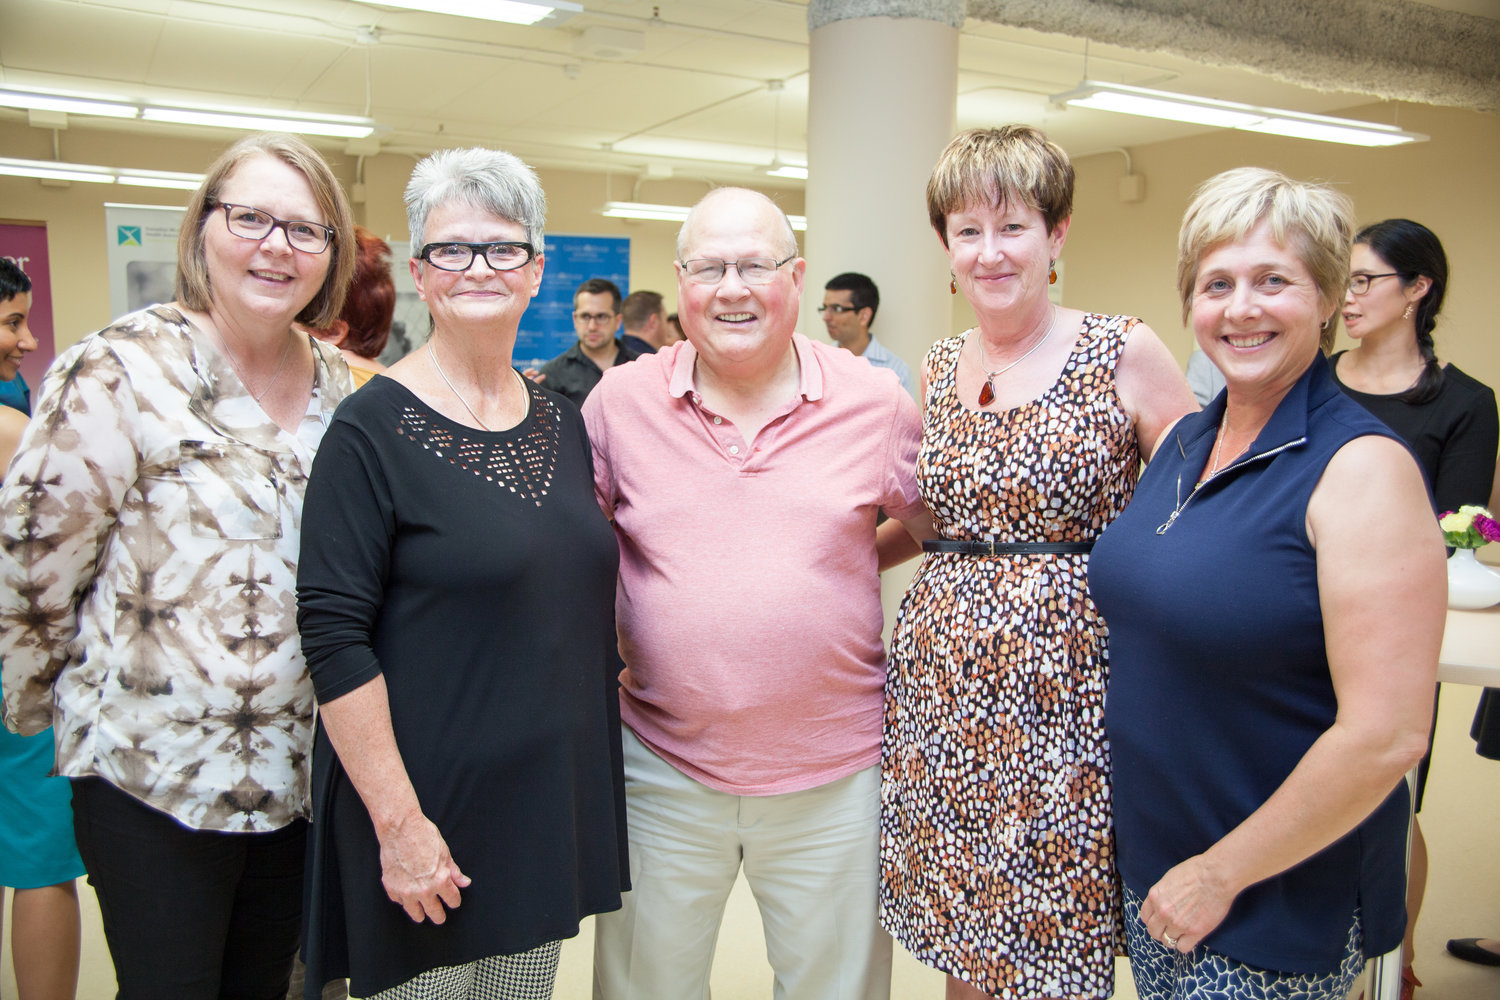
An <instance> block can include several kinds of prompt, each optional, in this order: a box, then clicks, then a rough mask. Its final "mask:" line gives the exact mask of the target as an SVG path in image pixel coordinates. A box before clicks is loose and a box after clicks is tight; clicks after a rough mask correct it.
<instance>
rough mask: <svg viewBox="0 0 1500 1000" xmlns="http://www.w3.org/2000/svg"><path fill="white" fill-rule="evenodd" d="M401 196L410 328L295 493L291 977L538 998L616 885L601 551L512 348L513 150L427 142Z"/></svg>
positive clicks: (565, 433)
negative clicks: (299, 708)
mask: <svg viewBox="0 0 1500 1000" xmlns="http://www.w3.org/2000/svg"><path fill="white" fill-rule="evenodd" d="M406 204H407V213H408V217H409V222H410V225H411V234H412V244H411V245H412V248H413V260H412V274H413V277H414V278H415V280H416V283H417V289H418V292H419V294H420V295H421V297H422V299H423V300H424V301H425V302H427V304H428V308H429V309H430V311H431V313H432V318H433V330H432V336H431V339H430V340H429V341H428V343H427V345H426V346H425V347H424V348H423V349H422V350H419V351H417V352H415V353H413V354H411V355H409V356H407V357H406V358H404V359H402V360H401V361H400V362H398V363H397V364H395V365H393V366H392V367H391V368H390V369H389V370H388V371H386V372H385V373H384V375H383V376H377V377H376V378H374V379H372V380H371V381H370V383H369V384H368V385H366V386H365V387H364V388H363V389H362V390H361V391H360V392H359V393H357V394H355V396H352V397H350V399H349V401H348V404H347V405H345V406H342V407H341V408H340V409H339V411H338V413H337V414H336V415H335V417H334V420H333V423H332V426H330V427H329V430H328V434H327V436H326V438H325V439H324V444H323V449H322V450H321V451H320V453H319V460H318V462H317V463H316V464H315V465H314V466H313V470H312V474H311V478H310V481H309V483H308V491H307V492H308V497H307V507H306V511H305V513H304V522H303V524H304V528H303V532H304V534H303V548H302V560H303V562H302V564H301V568H300V573H299V578H298V624H299V627H300V629H301V632H302V641H303V648H304V649H305V650H306V652H307V658H308V664H309V667H310V669H311V671H312V677H313V683H314V686H315V688H316V690H317V695H318V702H319V705H320V715H321V727H320V730H319V733H318V739H317V743H316V745H315V748H314V757H313V773H314V779H313V780H314V787H313V811H314V818H315V820H314V822H315V825H314V831H313V834H312V841H313V846H312V849H311V851H312V853H311V863H310V868H309V873H308V882H307V885H308V889H307V893H308V900H307V907H306V913H307V917H306V927H305V936H304V952H305V956H306V961H307V966H308V976H307V984H308V985H307V992H306V996H307V997H309V998H314V997H316V996H317V995H318V994H317V991H318V990H319V989H320V988H321V986H322V984H323V983H324V982H325V981H326V980H328V979H332V978H336V977H340V976H345V975H348V976H350V977H351V980H352V982H351V984H350V985H351V989H352V992H353V993H354V994H355V995H358V996H366V997H369V996H377V997H379V998H380V1000H408V998H411V1000H416V998H420V1000H438V998H441V1000H448V998H475V1000H477V998H481V997H482V998H489V997H505V998H533V997H535V998H546V997H550V996H551V995H552V978H553V974H554V972H555V970H556V965H557V954H558V948H559V942H560V941H561V940H562V939H563V938H567V937H571V936H572V935H574V934H575V933H577V930H578V923H579V920H580V919H581V918H582V917H584V916H587V915H588V914H591V913H598V912H602V911H605V910H612V909H615V908H617V907H618V906H619V905H620V892H621V891H622V890H623V889H624V888H626V887H627V886H626V883H627V879H628V874H627V872H628V868H627V864H626V857H625V840H624V829H625V826H624V797H623V783H622V775H621V767H620V757H619V747H620V729H619V714H618V703H617V701H616V697H615V679H616V676H617V673H618V664H617V662H616V653H615V630H614V617H613V609H614V589H615V575H616V570H617V565H618V559H619V556H618V550H617V548H616V543H615V540H614V535H613V533H612V532H611V531H610V528H609V525H608V523H607V522H606V521H605V519H604V517H603V515H602V514H601V513H600V512H599V508H598V505H597V504H596V502H595V500H594V492H593V473H592V469H591V465H590V462H591V458H590V450H589V444H588V439H587V436H586V433H585V431H584V427H583V421H582V419H581V418H580V417H579V414H578V411H577V410H576V409H575V408H574V407H573V406H572V405H571V404H569V403H568V402H567V401H566V400H563V399H562V398H561V397H559V396H557V395H555V394H554V393H551V392H548V391H547V390H544V389H542V388H540V387H538V386H535V385H533V384H531V383H530V382H529V381H527V380H526V379H524V378H522V377H521V376H520V375H519V374H518V373H517V372H516V371H515V370H514V369H513V368H512V367H511V352H512V349H513V347H514V345H515V339H516V332H517V328H518V325H519V322H520V318H521V314H522V313H523V312H525V310H526V307H527V305H528V304H529V303H530V301H531V298H532V297H533V296H534V295H535V294H536V291H537V289H538V287H539V285H540V283H541V276H542V265H543V258H542V253H541V251H542V220H543V212H544V199H543V195H542V191H541V188H540V186H539V185H538V183H537V180H536V176H535V174H534V173H533V172H532V171H531V169H530V168H528V167H527V166H526V165H525V164H523V163H521V161H519V160H517V159H516V158H515V157H513V156H510V155H509V154H506V153H501V152H496V151H493V150H485V149H464V150H444V151H441V152H439V153H435V154H433V155H432V156H430V157H428V158H427V159H426V160H423V161H422V162H421V163H420V164H418V165H417V168H416V170H415V171H414V173H413V174H412V179H411V182H410V183H409V184H408V185H407V189H406ZM460 904H462V905H460Z"/></svg>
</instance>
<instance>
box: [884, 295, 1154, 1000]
mask: <svg viewBox="0 0 1500 1000" xmlns="http://www.w3.org/2000/svg"><path fill="white" fill-rule="evenodd" d="M1137 322H1139V321H1138V320H1135V319H1133V318H1130V317H1124V316H1103V315H1097V314H1089V315H1086V316H1085V317H1084V320H1083V325H1082V330H1081V332H1080V334H1079V337H1078V341H1077V343H1076V345H1075V346H1074V349H1073V352H1072V354H1071V355H1070V357H1069V358H1068V360H1067V362H1066V363H1065V365H1064V367H1063V370H1062V373H1061V375H1060V377H1059V378H1058V380H1057V382H1056V383H1055V384H1054V385H1053V386H1052V387H1051V388H1050V389H1049V390H1047V391H1046V392H1045V393H1043V394H1042V396H1041V397H1040V398H1038V399H1036V400H1034V401H1032V402H1031V403H1028V404H1025V405H1022V406H1019V407H1016V408H1014V409H1011V410H1006V411H1001V412H986V411H978V410H973V409H970V408H969V407H968V406H967V405H965V404H964V403H963V402H961V401H960V400H959V399H958V398H957V396H956V394H955V392H954V374H955V371H956V369H957V364H958V357H959V352H960V350H961V348H962V347H963V338H961V337H956V338H952V339H948V340H943V341H940V342H939V343H937V344H936V345H934V346H933V348H932V350H931V351H930V352H929V354H928V356H927V361H926V366H927V382H928V389H927V398H926V400H925V404H926V405H925V410H926V412H925V417H924V421H923V435H922V448H921V452H920V455H919V456H918V460H917V478H918V482H919V484H920V486H921V490H922V497H923V499H924V500H925V501H926V502H927V505H928V507H929V509H930V510H931V511H932V514H933V518H934V520H935V522H936V524H937V527H938V529H939V531H940V532H941V533H942V536H943V537H944V538H957V539H973V538H980V539H983V538H994V539H996V540H998V541H1007V542H1071V541H1088V540H1092V539H1093V538H1094V537H1095V536H1097V535H1098V534H1099V532H1100V531H1101V530H1103V528H1104V527H1105V526H1106V525H1107V524H1109V523H1110V522H1111V521H1112V520H1114V518H1115V517H1116V516H1117V515H1118V514H1119V513H1120V512H1121V511H1122V510H1123V509H1124V507H1125V504H1126V503H1127V502H1128V501H1129V500H1130V496H1131V493H1132V492H1133V491H1134V488H1135V481H1136V476H1137V474H1138V472H1139V467H1140V454H1139V451H1138V449H1137V444H1136V437H1135V429H1134V426H1133V424H1132V421H1131V419H1130V416H1129V415H1128V414H1127V413H1126V412H1125V410H1124V409H1123V407H1122V405H1121V403H1120V400H1119V397H1118V395H1117V393H1116V390H1115V367H1116V364H1117V362H1118V361H1119V357H1120V352H1121V350H1122V349H1123V347H1124V344H1125V341H1126V338H1127V337H1128V336H1129V332H1130V330H1131V328H1132V327H1133V326H1134V325H1135V324H1136V323H1137ZM1087 570H1088V559H1087V557H1086V556H1084V555H1072V554H1069V555H1055V554H1046V555H1043V554H1037V555H1020V556H998V557H975V556H968V555H959V554H946V553H944V554H930V555H928V556H927V557H926V558H925V560H924V561H923V563H922V566H921V569H920V570H919V572H918V573H917V576H916V578H915V579H914V580H913V582H912V584H911V587H910V588H909V589H908V590H907V593H906V596H905V598H904V600H903V601H902V604H901V611H900V615H899V617H898V619H897V622H896V628H895V634H894V636H893V638H892V643H891V665H890V676H889V679H888V681H887V687H886V709H885V745H884V751H883V759H882V773H883V779H884V780H883V783H882V802H881V806H882V808H881V919H882V922H883V923H884V924H885V926H886V928H887V929H888V930H890V932H891V933H892V935H894V936H895V938H896V939H897V940H899V941H900V942H901V943H902V944H903V945H904V946H905V947H906V948H907V950H908V951H910V952H911V953H912V954H913V955H915V956H916V957H917V958H918V959H920V960H921V961H923V962H925V963H927V964H928V965H931V966H933V967H935V968H937V969H940V970H943V971H945V972H948V973H950V974H951V975H954V976H956V977H958V978H959V979H962V980H964V981H967V982H969V983H972V984H974V985H975V986H977V987H978V988H979V989H981V990H983V991H985V992H987V993H990V994H992V995H994V996H998V997H1036V996H1052V997H1069V998H1075V997H1076V998H1083V997H1091V998H1092V997H1108V996H1109V995H1110V994H1111V993H1112V992H1113V989H1114V957H1115V955H1116V953H1117V952H1121V953H1123V944H1124V939H1123V936H1122V934H1121V927H1120V918H1119V905H1120V904H1119V890H1118V880H1117V878H1116V874H1115V865H1114V845H1113V841H1112V834H1111V828H1112V819H1111V809H1110V797H1109V748H1108V745H1107V744H1106V741H1105V737H1104V690H1105V684H1106V681H1107V679H1108V659H1107V654H1106V649H1105V638H1106V630H1105V626H1104V622H1103V621H1102V620H1101V619H1100V618H1099V615H1098V612H1097V611H1096V610H1095V608H1094V604H1093V601H1092V600H1090V598H1089V595H1088V588H1087Z"/></svg>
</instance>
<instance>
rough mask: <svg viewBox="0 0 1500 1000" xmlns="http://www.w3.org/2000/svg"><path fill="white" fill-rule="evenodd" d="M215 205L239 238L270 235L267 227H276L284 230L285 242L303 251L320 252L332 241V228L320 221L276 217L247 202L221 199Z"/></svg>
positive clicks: (256, 237)
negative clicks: (241, 202)
mask: <svg viewBox="0 0 1500 1000" xmlns="http://www.w3.org/2000/svg"><path fill="white" fill-rule="evenodd" d="M218 207H219V208H222V209H223V210H224V224H225V225H226V226H228V227H229V231H230V232H231V233H233V234H234V235H235V236H238V237H240V238H241V239H246V240H263V239H265V238H266V237H267V236H270V235H271V230H273V229H280V230H281V231H282V232H283V233H285V234H286V241H287V244H288V245H289V246H292V247H294V248H295V249H297V250H301V251H302V252H303V253H322V252H323V251H324V250H327V249H328V244H330V243H332V242H333V228H332V227H331V226H325V225H323V224H322V223H321V222H308V221H306V220H304V219H293V220H290V221H288V220H286V219H278V218H276V216H274V215H272V214H271V213H270V212H262V211H261V210H260V209H258V208H252V207H251V206H249V205H231V204H229V203H228V202H222V201H221V202H219V203H218Z"/></svg>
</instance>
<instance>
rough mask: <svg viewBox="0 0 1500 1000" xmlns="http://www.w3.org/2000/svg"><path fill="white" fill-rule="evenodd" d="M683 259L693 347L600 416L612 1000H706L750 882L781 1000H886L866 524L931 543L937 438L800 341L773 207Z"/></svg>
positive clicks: (619, 386)
mask: <svg viewBox="0 0 1500 1000" xmlns="http://www.w3.org/2000/svg"><path fill="white" fill-rule="evenodd" d="M677 256H678V260H677V262H676V264H675V267H676V270H677V302H678V309H679V315H680V317H681V320H682V326H683V331H684V333H686V335H687V341H686V342H685V343H679V344H672V345H670V346H668V347H664V348H662V349H661V350H660V351H658V352H657V353H655V354H652V355H647V356H646V357H644V358H642V359H640V360H639V361H637V362H636V363H635V364H631V365H626V366H623V367H617V368H615V369H613V370H611V371H609V372H607V373H606V374H605V376H604V379H603V381H601V382H600V384H599V387H598V389H596V390H595V392H594V394H593V395H592V396H590V397H589V400H588V402H587V403H586V404H585V405H584V408H583V416H584V421H585V423H586V424H587V425H588V431H589V437H590V440H591V442H592V444H593V449H594V485H595V490H596V492H597V493H598V496H599V503H600V506H601V507H603V509H604V511H605V513H606V514H608V515H609V516H610V517H611V518H612V519H613V520H614V525H615V533H616V535H617V536H618V537H619V540H620V576H619V585H618V586H619V590H618V594H617V597H616V604H615V606H616V616H617V623H618V627H619V633H620V653H621V655H622V656H623V658H624V661H625V670H624V671H623V672H622V673H621V675H620V684H621V692H620V712H621V717H622V719H623V720H624V722H625V725H626V727H627V728H626V729H625V732H624V757H625V782H626V795H627V802H628V808H627V813H626V814H627V817H628V821H629V827H630V869H631V871H630V876H631V884H632V886H633V888H632V889H631V891H630V892H629V893H627V894H626V895H625V899H624V907H623V909H621V910H619V911H617V912H615V913H608V914H602V915H600V916H599V917H598V918H596V919H597V922H596V924H595V953H594V976H595V996H597V997H601V998H603V1000H702V998H703V997H704V996H705V995H706V994H707V992H708V980H709V971H710V968H711V966H712V964H713V953H714V945H715V942H716V939H717V937H718V929H719V921H720V919H721V917H722V915H723V908H724V902H725V899H726V898H727V897H728V895H729V891H730V889H731V887H732V886H733V885H734V882H735V879H736V877H737V875H738V873H739V870H740V868H741V866H742V865H743V868H744V871H745V876H746V879H747V880H748V881H749V883H750V886H751V888H752V889H753V890H754V892H755V897H756V900H757V901H758V903H759V905H760V909H761V917H762V920H763V922H764V924H765V932H766V948H767V953H768V957H769V958H770V961H771V965H772V967H773V968H774V970H775V973H776V981H777V986H776V995H777V996H778V997H785V998H786V1000H884V998H885V997H887V996H888V995H889V993H890V955H891V943H890V939H889V937H887V935H886V934H885V932H884V931H883V930H881V929H880V927H879V925H878V923H877V920H876V885H877V881H878V877H879V871H878V868H879V866H878V863H877V854H878V849H879V806H880V766H879V763H880V732H881V717H882V711H883V687H884V682H885V669H886V657H885V650H884V649H883V647H882V645H881V640H880V630H881V624H882V615H881V606H880V579H879V566H878V556H877V551H876V532H875V522H876V515H877V513H879V512H880V511H882V510H884V511H886V512H888V513H889V514H890V516H891V517H893V518H897V519H905V523H906V524H907V525H908V530H911V531H913V532H914V533H918V534H923V535H924V536H925V537H931V536H932V531H931V526H932V523H931V518H930V517H928V516H927V513H926V510H925V509H924V508H923V506H922V502H921V499H920V497H919V496H918V493H917V485H916V478H915V470H914V466H915V462H916V454H917V445H918V443H919V441H920V438H921V416H920V414H919V413H918V411H917V407H916V404H915V403H914V402H913V401H912V398H911V397H910V396H908V395H907V394H906V393H904V392H902V391H901V388H900V387H899V386H898V385H897V383H896V381H895V380H894V379H892V378H890V377H889V376H886V375H884V374H882V373H881V372H878V371H876V370H874V369H873V368H871V367H870V365H868V364H866V363H865V362H864V361H863V360H861V359H859V358H856V357H854V356H853V355H851V354H849V353H848V352H847V351H841V350H838V349H836V348H834V347H831V346H829V345H826V344H821V343H814V342H813V341H811V340H809V339H807V338H806V337H804V336H802V335H800V334H797V333H795V332H794V330H795V327H796V322H797V312H798V308H799V298H800V296H801V293H802V285H803V280H804V275H805V272H806V267H807V264H806V261H804V260H802V259H801V258H800V257H798V256H797V243H796V238H795V237H794V235H793V233H792V229H791V226H790V224H789V223H788V222H787V218H786V216H785V215H784V214H783V213H782V212H781V210H780V209H778V208H777V207H776V206H775V205H774V204H772V202H771V201H770V200H769V199H767V198H766V197H765V196H763V195H760V194H757V193H755V192H753V191H746V190H743V189H737V188H721V189H719V190H716V191H714V192H712V193H710V194H709V195H707V196H706V197H705V198H704V199H703V200H702V201H700V202H699V203H698V205H697V206H696V207H694V208H693V210H692V212H691V214H690V215H689V216H688V220H687V222H686V223H684V224H683V227H682V231H681V233H680V234H679V235H678V238H677ZM893 527H894V526H893ZM897 530H898V531H899V529H897Z"/></svg>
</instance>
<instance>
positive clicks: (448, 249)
mask: <svg viewBox="0 0 1500 1000" xmlns="http://www.w3.org/2000/svg"><path fill="white" fill-rule="evenodd" d="M480 252H483V253H484V261H485V263H486V264H488V265H489V266H490V268H491V269H493V270H496V271H514V270H515V269H516V268H518V267H522V266H524V265H525V264H526V263H527V262H529V261H530V260H531V259H532V249H531V244H529V243H517V242H513V241H502V242H497V243H429V244H427V245H426V246H425V247H423V248H422V255H421V256H422V259H423V260H426V261H427V262H428V263H430V264H432V265H433V266H435V267H439V268H442V269H443V270H445V271H467V270H468V269H469V268H470V267H472V266H473V264H474V256H475V255H476V254H477V253H480Z"/></svg>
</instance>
